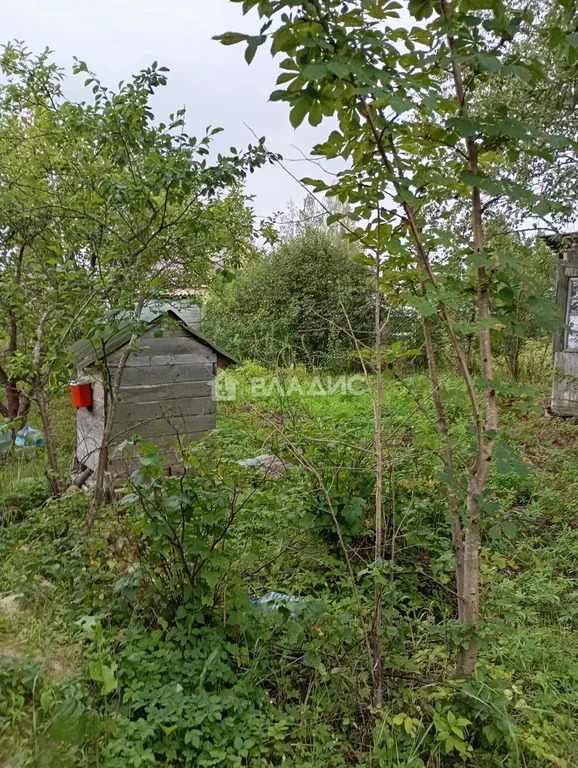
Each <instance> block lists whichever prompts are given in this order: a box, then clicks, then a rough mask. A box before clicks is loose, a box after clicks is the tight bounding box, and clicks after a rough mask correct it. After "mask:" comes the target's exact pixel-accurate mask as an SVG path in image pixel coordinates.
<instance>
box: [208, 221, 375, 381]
mask: <svg viewBox="0 0 578 768" xmlns="http://www.w3.org/2000/svg"><path fill="white" fill-rule="evenodd" d="M354 256H355V249H354V248H353V247H352V246H350V245H349V244H348V243H346V242H345V241H344V240H343V239H342V238H341V237H340V234H339V232H338V231H336V229H335V228H333V229H327V228H325V227H322V226H315V225H314V224H312V223H311V222H307V223H306V224H305V225H304V226H303V227H302V229H301V231H300V232H298V233H296V234H295V235H293V236H289V237H286V238H284V239H283V241H282V242H281V243H280V244H279V245H278V246H277V247H276V248H275V249H274V250H273V251H272V252H271V253H269V254H266V255H263V256H261V257H260V258H256V259H254V260H253V261H252V262H251V263H250V264H248V266H246V267H245V268H244V269H242V270H240V271H239V273H238V274H237V275H236V277H235V278H234V279H233V280H231V281H230V282H224V283H222V284H221V285H220V286H216V287H215V291H216V293H215V295H213V296H212V297H211V299H210V300H209V301H208V303H207V306H206V308H205V314H204V327H205V329H206V330H207V332H209V333H210V334H211V336H212V337H214V338H215V339H218V340H219V341H221V343H222V344H223V345H225V346H226V347H227V348H229V349H231V350H232V351H234V352H235V353H236V354H237V355H239V356H241V357H245V358H253V359H257V360H260V361H262V362H265V363H276V362H279V361H280V360H283V361H285V362H303V363H305V364H307V365H310V366H318V365H329V364H333V365H335V366H337V367H338V368H340V369H343V368H344V367H346V366H347V365H348V364H350V360H351V353H352V352H353V353H355V348H356V344H358V345H362V346H364V345H367V344H368V343H371V335H372V316H373V314H372V313H373V286H372V285H371V280H370V274H369V272H368V270H367V268H366V267H364V266H362V265H360V264H358V263H357V262H356V261H355V259H354Z"/></svg>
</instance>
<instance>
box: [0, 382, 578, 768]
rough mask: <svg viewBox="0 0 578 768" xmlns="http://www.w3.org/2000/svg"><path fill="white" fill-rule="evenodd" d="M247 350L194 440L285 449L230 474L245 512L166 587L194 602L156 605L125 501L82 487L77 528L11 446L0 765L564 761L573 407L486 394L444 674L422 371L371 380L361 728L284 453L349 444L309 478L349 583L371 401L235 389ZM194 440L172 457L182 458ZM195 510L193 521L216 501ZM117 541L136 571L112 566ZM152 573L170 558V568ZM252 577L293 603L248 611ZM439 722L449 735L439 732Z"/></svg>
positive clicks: (322, 557) (438, 513)
mask: <svg viewBox="0 0 578 768" xmlns="http://www.w3.org/2000/svg"><path fill="white" fill-rule="evenodd" d="M255 373H258V371H256V370H253V369H250V368H249V369H248V370H246V371H245V372H244V373H242V374H240V385H239V392H238V400H236V401H235V402H232V403H229V404H224V405H223V406H222V407H221V408H220V418H219V427H220V433H219V435H218V436H217V437H216V438H214V440H215V441H216V442H215V445H214V447H213V448H212V449H211V451H213V453H214V452H215V451H216V452H217V453H219V455H220V456H223V455H224V454H226V455H227V456H228V457H230V458H231V459H240V458H247V457H250V456H256V455H259V454H263V453H265V452H267V453H269V452H276V451H277V452H282V451H285V453H286V454H289V455H286V458H288V459H289V460H291V462H292V463H294V464H296V466H295V467H294V468H293V469H291V470H290V472H289V473H287V476H285V477H282V478H275V479H271V480H269V481H267V483H266V484H264V485H261V484H260V481H259V480H256V479H255V478H253V479H251V481H250V483H249V485H250V484H251V483H252V484H253V485H252V486H251V488H252V490H250V491H249V492H248V493H247V494H246V497H247V498H248V499H249V501H248V502H247V508H246V514H245V512H242V513H240V514H239V516H238V518H236V519H235V525H234V527H233V528H234V530H233V532H232V533H231V534H228V538H227V545H226V546H224V544H218V545H217V546H216V547H215V548H214V551H213V552H212V554H211V557H213V558H214V559H213V560H211V565H210V570H209V571H208V572H205V571H199V573H202V574H204V575H203V576H202V579H204V581H203V588H202V591H201V592H198V593H197V592H194V590H193V594H191V595H189V597H188V598H187V601H188V602H186V601H185V604H186V605H188V606H193V605H195V606H197V608H194V609H193V607H190V608H187V609H186V610H185V611H184V612H183V610H182V608H175V612H174V613H172V612H171V611H169V610H168V609H167V607H166V605H167V604H168V602H169V601H170V600H172V599H173V598H174V595H175V593H174V589H173V587H172V586H170V585H171V584H173V582H172V581H171V582H170V583H169V581H168V577H167V584H169V586H168V587H167V590H169V591H168V592H166V593H163V591H162V590H163V589H164V587H162V586H161V580H160V579H161V576H162V573H163V571H162V569H160V570H158V568H159V563H162V558H163V557H164V555H163V553H166V552H168V551H169V549H167V547H168V546H169V545H167V544H166V542H165V544H162V541H163V539H162V535H163V533H162V531H161V530H160V527H159V525H158V524H157V522H155V521H153V522H154V528H153V527H150V525H149V524H150V523H151V521H150V520H148V521H147V520H144V518H143V517H142V515H141V516H139V514H138V513H137V512H135V511H134V510H133V508H132V507H131V506H130V503H129V502H127V503H126V504H121V505H120V507H118V506H117V507H110V508H108V509H106V510H105V512H104V513H103V515H102V516H101V518H100V519H99V520H98V522H97V525H96V527H95V530H94V532H93V533H92V534H91V536H90V537H88V538H86V537H83V536H82V533H81V527H82V521H83V517H84V515H85V514H86V510H87V503H88V502H87V498H86V496H85V495H84V494H79V495H77V496H74V497H70V498H65V499H60V500H55V499H49V498H48V491H47V489H46V486H45V481H44V479H43V475H42V472H43V457H42V455H41V452H38V451H34V450H33V449H26V452H25V453H21V454H18V455H16V456H14V457H11V458H10V459H9V460H8V462H7V463H6V464H5V466H4V467H3V468H2V472H3V485H2V491H1V493H0V516H1V524H2V527H1V528H0V549H1V552H0V597H1V599H0V680H1V689H0V765H3V766H4V768H8V766H10V768H13V766H52V765H54V766H56V765H57V766H67V765H70V766H72V765H79V766H102V765H106V766H110V768H116V766H121V765H122V766H123V768H124V766H141V765H153V764H163V765H174V766H181V765H191V766H192V765H199V766H209V765H224V766H225V765H226V766H236V765H239V766H241V765H247V766H259V767H260V766H266V765H278V764H281V763H284V765H286V766H299V768H312V767H313V766H315V767H316V768H317V766H324V765H329V764H331V765H334V766H341V765H359V766H364V768H369V767H370V766H371V768H377V766H384V767H385V766H397V768H402V766H403V767H404V768H407V767H408V766H415V767H416V768H417V766H426V765H427V768H431V767H432V766H454V765H458V764H461V763H462V762H463V761H466V762H467V763H469V764H470V765H472V766H475V767H476V768H486V767H489V766H494V765H495V766H497V765H507V766H518V765H520V766H522V765H523V766H529V767H530V768H550V766H561V767H562V768H564V766H566V767H567V768H570V767H571V766H573V765H576V764H578V726H577V722H578V703H577V702H578V623H577V621H578V601H577V600H576V597H577V596H578V565H577V563H578V479H577V475H576V466H577V465H578V424H577V423H576V422H574V421H571V420H569V421H562V420H557V419H551V418H546V417H545V415H544V412H543V409H542V408H540V407H538V404H537V403H536V402H534V400H532V399H528V398H526V399H524V396H519V395H517V396H516V397H513V398H512V397H509V398H506V397H504V398H503V400H502V422H503V434H504V439H503V444H502V445H501V447H500V451H499V456H498V462H497V466H496V470H495V471H494V473H493V475H492V488H491V494H490V498H489V502H491V503H490V504H489V506H488V508H487V518H488V521H487V524H486V525H485V530H484V546H483V552H482V576H483V599H482V606H483V608H482V610H483V620H482V626H481V628H480V643H481V658H480V664H479V668H478V672H477V673H476V676H475V677H474V678H473V679H472V680H471V681H470V682H468V683H465V684H464V683H456V682H455V681H453V680H452V674H451V671H452V664H453V661H452V660H453V656H454V653H455V644H456V643H457V642H459V632H458V633H457V634H456V632H457V630H456V628H455V626H454V624H453V623H452V615H453V603H454V598H453V592H452V563H451V553H450V551H449V548H448V547H447V545H446V532H445V527H446V520H445V514H444V512H443V505H442V504H441V501H440V499H441V498H442V495H441V491H442V490H443V488H442V487H441V486H442V485H443V483H441V482H440V480H439V478H438V476H437V474H436V473H437V472H438V470H437V469H436V465H435V457H434V454H433V451H432V447H433V443H432V442H431V440H434V437H435V436H434V433H433V431H432V432H430V431H429V430H428V429H427V428H426V427H427V422H428V418H427V413H422V412H421V411H420V410H419V409H417V407H416V400H417V401H418V402H422V400H421V397H422V394H423V395H424V397H425V395H426V392H427V381H426V380H425V377H421V376H414V377H412V378H409V379H406V380H404V382H403V383H400V382H396V381H394V380H388V381H387V382H386V389H385V400H386V407H385V412H386V419H385V421H386V423H387V428H386V431H387V435H388V436H389V439H390V443H389V445H390V447H391V451H392V454H394V455H395V456H398V457H399V462H397V463H396V462H395V461H394V462H393V463H391V464H390V465H388V466H390V467H393V469H392V471H393V472H394V474H395V478H394V482H395V487H396V488H397V490H396V497H395V498H396V505H397V508H396V510H394V512H395V515H396V517H394V518H393V521H394V530H396V531H397V534H396V535H397V539H395V540H394V541H395V544H396V552H395V561H393V559H392V563H391V565H390V572H389V575H388V577H387V584H386V589H385V598H384V599H385V610H384V624H385V630H384V632H385V645H386V651H385V657H386V676H387V685H386V708H385V713H384V714H383V718H382V719H381V720H380V719H379V718H378V720H377V725H376V727H375V728H374V729H373V730H371V727H370V725H369V724H367V722H366V720H365V719H364V718H365V717H366V716H365V715H362V714H360V713H361V712H362V711H363V710H364V708H366V704H364V702H367V675H366V672H365V671H364V669H365V667H364V657H363V644H362V643H360V639H359V638H360V635H359V633H358V627H357V626H356V624H355V621H354V620H352V619H351V615H352V613H353V612H354V608H353V598H352V593H351V585H350V583H349V582H348V579H347V574H346V571H345V569H344V565H343V562H342V558H341V557H340V553H339V548H338V546H337V545H336V542H335V540H334V538H332V532H331V525H330V521H329V520H328V519H327V518H328V516H327V513H326V510H325V511H324V510H323V504H322V500H321V501H319V500H318V501H317V502H316V505H312V504H311V499H312V498H313V496H314V495H315V494H314V493H313V491H312V485H311V481H310V478H309V477H308V476H307V473H306V472H305V471H304V470H303V468H302V467H301V466H299V462H298V461H296V457H295V455H290V454H291V450H295V452H296V453H299V452H301V453H299V455H301V456H302V457H305V459H306V460H307V461H310V462H314V463H315V465H316V466H319V467H321V469H322V473H324V474H323V477H324V479H326V480H327V479H328V478H329V480H330V481H331V482H333V480H334V479H335V477H336V475H335V465H336V464H338V463H339V462H342V465H343V454H342V453H340V451H345V452H349V453H347V455H348V456H350V458H351V451H352V450H353V449H352V447H351V443H352V442H353V440H355V441H356V443H355V444H356V446H357V447H358V446H359V445H361V449H360V450H357V449H356V450H355V451H354V454H355V457H354V460H350V459H348V462H349V463H348V464H347V469H348V471H347V472H346V473H344V472H343V470H340V472H339V478H338V479H339V483H340V485H339V484H338V483H335V485H334V486H332V491H331V492H332V494H333V499H334V504H335V507H336V509H338V510H339V514H340V515H342V517H341V522H342V525H343V527H344V530H345V531H346V532H347V533H348V542H349V543H350V544H351V550H350V551H351V553H352V560H353V563H354V568H355V570H356V574H357V580H358V590H359V591H360V594H361V600H362V601H364V600H365V599H366V597H367V596H370V595H371V581H369V582H368V579H371V578H373V576H372V574H371V567H370V566H371V556H370V555H368V554H367V553H368V551H369V552H370V551H371V547H368V546H367V541H368V536H369V534H370V531H369V530H368V528H367V525H366V523H365V522H364V519H365V517H364V508H363V503H365V502H366V501H367V499H366V498H365V497H364V490H363V478H364V477H365V474H364V473H367V472H368V468H367V466H366V465H365V464H364V461H365V459H364V455H365V454H364V452H363V451H364V450H365V446H366V445H367V442H366V441H367V440H370V439H371V403H370V400H369V397H368V396H367V395H364V396H355V395H351V394H344V395H341V394H338V393H334V394H332V395H327V396H316V397H309V396H308V394H307V393H306V392H305V391H304V390H303V388H302V391H301V393H299V392H297V391H295V392H294V393H293V394H292V395H290V397H289V398H288V399H287V400H283V401H281V400H279V397H278V394H277V393H271V394H270V396H269V397H268V398H257V399H253V398H252V396H251V392H250V385H249V378H250V375H255ZM297 374H298V377H300V381H301V382H302V383H304V384H305V383H306V384H307V385H309V384H310V383H311V377H310V376H308V375H307V374H305V373H304V372H299V371H298V372H297ZM444 396H445V397H447V398H448V402H449V401H450V400H451V401H452V402H453V400H452V398H453V399H454V400H455V412H454V423H453V427H452V431H453V435H454V439H455V440H456V442H457V444H458V445H460V446H461V447H462V448H463V452H464V457H467V451H468V445H469V438H468V432H467V424H466V421H465V416H464V413H465V410H464V405H463V401H462V400H461V399H460V393H459V391H458V388H457V385H456V391H452V389H451V382H450V384H448V385H447V392H446V393H445V395H444ZM56 418H57V424H58V434H59V438H60V441H61V445H62V457H63V464H64V463H67V462H68V461H69V458H70V455H71V453H72V449H73V437H74V431H73V427H74V424H73V414H72V413H71V409H70V408H69V407H68V404H67V402H66V401H65V400H63V401H62V403H59V404H58V405H57V408H56ZM296 445H297V446H298V449H299V450H296V449H295V446H296ZM290 446H293V448H292V449H290ZM206 460H207V459H206V457H205V456H203V455H201V454H195V455H194V457H193V459H192V461H194V462H197V463H196V464H195V467H197V469H199V468H200V469H199V471H201V470H202V468H203V466H204V464H203V462H205V461H206ZM353 464H355V472H356V473H357V474H355V475H352V472H351V471H350V470H351V469H352V465H353ZM218 466H219V467H220V466H221V465H218ZM216 471H217V474H218V473H219V472H220V469H218V470H216ZM227 471H228V470H227ZM233 472H234V473H236V472H237V470H233ZM291 473H293V474H291ZM369 474H370V472H369ZM352 476H354V479H355V481H354V484H353V485H352V482H353V481H352V480H351V478H352ZM235 478H236V481H235V482H237V480H238V477H237V475H236V474H235ZM191 483H192V485H191V486H187V487H185V488H184V490H183V493H184V494H185V495H187V494H188V496H187V498H189V499H190V498H193V497H194V498H195V499H196V500H198V498H199V494H200V493H201V494H202V492H203V487H198V486H196V485H194V482H193V480H191ZM222 490H223V489H222V487H221V486H220V485H215V487H214V488H212V489H211V491H210V493H211V495H210V497H209V496H207V497H205V498H204V500H203V506H201V507H199V508H198V509H200V510H203V509H207V508H208V507H209V506H211V504H213V502H214V501H215V499H216V500H217V502H218V503H217V502H215V506H214V507H211V509H213V510H219V509H220V506H219V504H220V501H219V499H220V498H221V495H220V494H222ZM227 498H228V497H227ZM352 498H354V499H356V503H358V506H355V505H353V506H352V505H351V504H349V502H350V501H351V499H352ZM195 503H196V502H195ZM387 509H388V515H389V516H390V515H391V514H392V512H391V509H390V507H389V506H388V507H387ZM215 514H216V512H215ZM167 519H168V518H167ZM391 519H392V518H391V517H388V520H389V521H391ZM147 525H149V527H148V528H147V527H146V526H147ZM203 525H204V526H205V527H204V528H203V529H202V530H203V531H211V532H212V531H213V530H214V526H215V525H218V520H215V519H213V518H211V520H205V521H204V523H203ZM143 531H144V533H143ZM143 535H145V536H146V537H147V539H146V540H147V541H148V544H147V547H148V549H145V548H144V546H143V544H142V538H139V537H142V536H143ZM211 535H213V534H212V533H211ZM155 537H157V538H155ZM135 542H141V543H140V544H138V551H139V553H140V556H141V557H142V559H143V563H141V565H143V564H144V565H143V567H145V566H146V568H148V569H149V573H151V574H152V573H154V574H156V576H155V577H154V578H152V581H150V580H149V582H148V584H149V586H150V584H151V583H153V582H154V583H155V584H156V589H157V592H158V595H152V596H151V595H149V593H148V592H147V591H146V588H145V587H143V586H142V585H143V584H145V581H139V580H138V579H137V580H136V581H135V576H134V574H135V567H136V566H137V565H138V563H137V562H136V561H137V556H136V554H135V552H136V550H135V546H137V545H136V544H135ZM156 542H161V544H162V546H161V548H160V549H158V548H155V547H156ZM195 546H196V545H195ZM191 551H192V550H191ZM191 557H192V556H191ZM158 558H161V560H159V559H158ZM219 558H221V559H219ZM223 558H225V559H223ZM368 569H369V571H368ZM175 574H176V575H175ZM139 578H141V577H139ZM170 578H171V579H177V582H178V578H179V574H178V573H177V572H176V570H175V571H174V572H171V577H170ZM155 580H156V581H155ZM177 582H174V583H177ZM178 584H179V587H178V588H179V589H180V588H181V587H180V582H178ZM366 584H368V585H369V588H368V589H366ZM169 587H170V589H169ZM269 589H274V590H278V591H281V592H286V593H291V594H296V595H300V596H303V597H305V598H306V600H308V601H309V602H308V603H307V606H306V610H305V611H304V613H303V615H302V616H301V615H298V616H293V615H291V614H290V613H289V612H285V611H280V612H276V613H275V615H273V614H272V613H269V614H267V615H265V614H263V615H261V614H259V612H258V611H257V610H256V609H254V608H252V607H251V606H250V604H249V603H248V601H247V597H252V598H255V597H258V596H259V595H261V594H263V593H264V592H266V591H268V590H269ZM163 595H165V597H163ZM367 599H369V598H367ZM163 601H166V604H165V602H163ZM195 601H198V602H195ZM243 601H245V602H243ZM193 610H194V611H197V613H196V616H197V618H195V619H194V620H193V618H192V617H191V612H193ZM253 614H254V615H253ZM200 616H202V617H203V618H202V620H201V619H200V618H198V617H200ZM199 712H203V713H204V714H203V716H202V717H200V716H197V714H195V713H199ZM458 720H459V721H460V723H459V724H457V723H458ZM380 723H381V724H380ZM452 726H453V728H454V731H453V733H454V736H453V738H454V739H455V743H454V742H452V741H451V739H450V741H449V742H448V739H447V738H445V739H441V740H440V738H438V737H439V736H440V734H441V735H442V736H444V735H445V731H444V729H446V728H450V731H451V728H452ZM446 753H447V754H446Z"/></svg>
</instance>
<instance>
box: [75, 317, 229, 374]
mask: <svg viewBox="0 0 578 768" xmlns="http://www.w3.org/2000/svg"><path fill="white" fill-rule="evenodd" d="M165 316H168V317H171V318H172V319H173V320H175V321H176V322H177V323H178V324H179V325H180V326H181V328H183V330H185V331H187V333H189V334H190V335H191V336H192V337H193V338H194V339H197V340H198V341H200V342H201V343H202V344H205V345H206V346H207V347H210V348H211V349H212V350H213V352H215V353H216V354H217V355H219V356H220V357H224V358H226V359H227V360H228V361H229V362H230V363H233V364H235V365H239V361H238V360H235V358H234V357H231V355H229V354H228V353H227V352H224V351H223V350H222V349H220V348H219V347H217V346H216V344H213V342H212V341H210V340H209V339H207V338H206V337H205V336H203V334H202V333H200V332H199V331H196V330H194V329H193V328H191V327H190V326H189V325H187V324H186V323H185V321H184V320H183V319H182V318H181V317H180V316H179V314H178V312H176V311H175V310H173V309H169V310H167V311H165V312H160V313H159V314H158V315H157V316H156V317H154V318H153V319H152V320H149V321H145V322H144V323H143V333H145V332H146V331H148V329H149V328H151V327H153V326H155V325H158V324H159V322H160V321H161V319H162V318H163V317H165ZM133 328H134V323H133V322H132V321H131V320H124V321H121V322H120V324H119V325H117V326H116V327H115V328H109V329H108V334H107V329H105V330H104V333H103V334H102V336H101V337H100V338H98V339H81V340H80V341H76V342H75V343H74V344H71V346H70V347H69V348H68V352H69V354H70V355H71V356H72V357H73V358H74V361H75V363H76V366H77V367H78V368H87V367H88V366H90V365H94V363H96V362H97V360H102V359H103V358H105V357H107V356H108V355H111V354H112V353H113V352H116V350H117V349H120V348H121V347H124V345H125V344H128V342H129V341H130V340H131V337H132V333H133Z"/></svg>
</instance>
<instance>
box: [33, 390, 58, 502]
mask: <svg viewBox="0 0 578 768" xmlns="http://www.w3.org/2000/svg"><path fill="white" fill-rule="evenodd" d="M35 400H36V404H37V405H38V411H39V413H40V418H41V419H42V429H43V431H44V445H45V447H46V456H47V458H48V466H49V471H48V472H47V473H46V476H47V478H48V482H49V483H50V487H51V488H52V492H53V493H54V494H55V495H59V494H60V492H61V490H62V483H61V480H60V468H59V466H58V451H57V448H56V441H55V439H54V432H53V430H52V421H51V418H50V404H49V402H48V398H47V397H46V393H45V392H44V391H43V390H36V392H35Z"/></svg>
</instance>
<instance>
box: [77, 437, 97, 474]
mask: <svg viewBox="0 0 578 768" xmlns="http://www.w3.org/2000/svg"><path fill="white" fill-rule="evenodd" d="M101 442H102V435H100V436H99V435H82V436H80V435H79V438H78V445H77V449H76V458H77V459H78V461H79V462H80V463H81V464H84V466H85V467H88V468H89V469H92V471H93V472H94V471H95V470H96V467H97V465H98V456H99V454H100V446H101Z"/></svg>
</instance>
